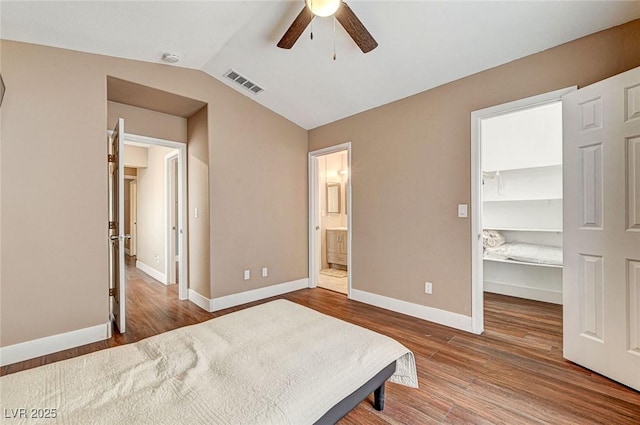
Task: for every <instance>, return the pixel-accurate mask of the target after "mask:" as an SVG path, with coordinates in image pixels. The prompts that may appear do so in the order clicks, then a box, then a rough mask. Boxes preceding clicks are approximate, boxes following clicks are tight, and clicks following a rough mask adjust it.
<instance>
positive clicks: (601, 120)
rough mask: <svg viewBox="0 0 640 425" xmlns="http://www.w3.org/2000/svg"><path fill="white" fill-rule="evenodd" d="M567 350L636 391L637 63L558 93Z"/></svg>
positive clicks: (639, 376)
mask: <svg viewBox="0 0 640 425" xmlns="http://www.w3.org/2000/svg"><path fill="white" fill-rule="evenodd" d="M563 121H564V122H563V127H564V152H563V154H564V176H563V180H564V274H563V280H564V288H563V292H564V299H563V303H564V357H565V358H567V359H569V360H571V361H573V362H575V363H578V364H580V365H582V366H584V367H587V368H589V369H592V370H594V371H596V372H598V373H600V374H602V375H605V376H608V377H610V378H612V379H614V380H616V381H619V382H621V383H623V384H625V385H627V386H630V387H632V388H635V389H638V390H640V345H639V343H640V334H639V329H640V311H639V309H640V226H639V222H640V177H639V176H640V68H636V69H633V70H631V71H628V72H625V73H623V74H620V75H617V76H615V77H612V78H609V79H607V80H604V81H601V82H598V83H596V84H593V85H591V86H588V87H585V88H583V89H580V90H578V91H576V92H573V93H570V94H567V95H566V96H564V97H563Z"/></svg>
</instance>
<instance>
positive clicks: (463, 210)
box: [458, 204, 468, 218]
mask: <svg viewBox="0 0 640 425" xmlns="http://www.w3.org/2000/svg"><path fill="white" fill-rule="evenodd" d="M467 207H468V206H467V204H458V217H459V218H467Z"/></svg>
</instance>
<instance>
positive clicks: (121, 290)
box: [109, 118, 130, 333]
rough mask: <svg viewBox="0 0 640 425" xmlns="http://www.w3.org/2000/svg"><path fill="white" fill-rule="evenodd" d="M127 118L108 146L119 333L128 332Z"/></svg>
mask: <svg viewBox="0 0 640 425" xmlns="http://www.w3.org/2000/svg"><path fill="white" fill-rule="evenodd" d="M123 138H124V119H122V118H119V119H118V124H117V125H116V128H115V129H114V130H113V136H112V138H111V143H110V147H109V246H110V254H109V258H110V262H111V263H110V266H109V272H110V276H109V277H110V287H109V296H110V298H111V306H112V314H113V316H114V317H115V322H116V326H117V327H118V330H119V331H120V333H124V332H125V294H126V292H125V284H126V281H125V278H124V268H125V264H124V241H125V239H127V238H129V237H130V236H129V235H124V161H123V159H124V158H122V155H124V143H123Z"/></svg>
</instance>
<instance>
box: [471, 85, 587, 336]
mask: <svg viewBox="0 0 640 425" xmlns="http://www.w3.org/2000/svg"><path fill="white" fill-rule="evenodd" d="M575 90H577V87H576V86H573V87H567V88H564V89H560V90H555V91H552V92H549V93H544V94H540V95H537V96H531V97H527V98H525V99H520V100H515V101H513V102H508V103H503V104H502V105H496V106H492V107H489V108H485V109H480V110H478V111H473V112H471V318H472V332H473V333H476V334H480V333H482V332H484V277H483V276H484V273H483V263H482V261H483V259H482V257H483V255H482V254H483V252H482V141H481V140H480V139H481V132H480V129H481V127H480V126H481V123H482V120H484V119H487V118H491V117H495V116H498V115H503V114H506V113H509V112H515V111H519V110H522V109H529V108H532V107H534V106H541V105H544V104H547V103H551V102H557V101H559V100H561V99H562V96H564V95H565V94H567V93H570V92H573V91H575Z"/></svg>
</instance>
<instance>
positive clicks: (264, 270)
mask: <svg viewBox="0 0 640 425" xmlns="http://www.w3.org/2000/svg"><path fill="white" fill-rule="evenodd" d="M267 276H269V270H268V269H267V268H266V267H263V268H262V277H267Z"/></svg>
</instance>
